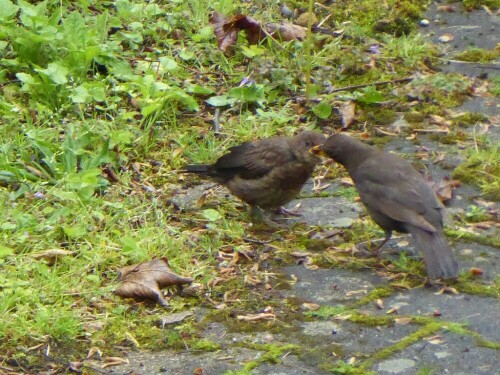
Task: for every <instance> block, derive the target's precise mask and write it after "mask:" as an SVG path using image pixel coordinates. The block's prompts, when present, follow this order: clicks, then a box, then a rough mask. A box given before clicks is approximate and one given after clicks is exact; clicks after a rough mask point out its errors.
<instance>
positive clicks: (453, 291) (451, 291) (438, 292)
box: [434, 286, 459, 295]
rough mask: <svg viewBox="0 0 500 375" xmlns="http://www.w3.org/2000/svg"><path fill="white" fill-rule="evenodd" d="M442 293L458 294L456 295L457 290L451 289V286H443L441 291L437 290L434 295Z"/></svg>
mask: <svg viewBox="0 0 500 375" xmlns="http://www.w3.org/2000/svg"><path fill="white" fill-rule="evenodd" d="M444 293H448V294H459V293H458V290H456V289H455V288H453V287H451V286H445V287H443V288H441V289H439V290H438V291H437V292H436V293H434V294H436V295H439V294H444Z"/></svg>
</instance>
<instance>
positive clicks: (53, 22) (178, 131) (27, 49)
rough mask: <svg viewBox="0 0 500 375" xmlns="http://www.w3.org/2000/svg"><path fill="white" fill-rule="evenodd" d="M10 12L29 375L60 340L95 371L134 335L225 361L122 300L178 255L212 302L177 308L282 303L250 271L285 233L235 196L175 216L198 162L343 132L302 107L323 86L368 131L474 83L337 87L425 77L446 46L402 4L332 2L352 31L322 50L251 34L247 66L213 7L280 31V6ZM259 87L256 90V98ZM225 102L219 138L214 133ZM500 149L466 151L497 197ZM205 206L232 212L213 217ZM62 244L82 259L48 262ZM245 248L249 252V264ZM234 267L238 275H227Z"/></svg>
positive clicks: (11, 178) (321, 42) (12, 354)
mask: <svg viewBox="0 0 500 375" xmlns="http://www.w3.org/2000/svg"><path fill="white" fill-rule="evenodd" d="M4 3H5V4H4V5H3V6H2V14H0V54H1V57H2V59H1V62H0V64H1V68H0V85H1V88H2V90H1V93H0V115H1V116H0V205H1V207H2V220H1V221H0V314H1V315H2V324H1V325H0V342H1V343H0V352H2V353H9V354H8V355H6V356H7V357H8V359H15V360H19V361H22V363H23V365H25V366H26V367H28V368H29V367H30V366H31V365H33V364H34V363H36V362H37V361H38V360H39V358H40V356H37V354H35V352H33V354H26V353H25V352H23V351H22V350H19V348H21V347H24V348H29V347H34V346H36V345H38V344H43V345H51V344H52V343H57V345H58V348H61V353H63V352H64V353H69V354H68V357H70V358H71V360H82V359H83V358H85V355H86V351H87V350H88V348H89V347H92V346H99V347H101V349H102V350H104V351H105V352H106V354H109V355H113V354H116V353H117V352H118V349H117V348H116V345H119V344H123V345H125V346H130V347H134V345H135V344H133V342H134V340H136V341H137V342H138V343H139V344H140V347H141V348H143V349H169V348H170V349H183V348H185V345H186V343H187V345H189V347H192V348H195V349H198V350H207V351H208V350H217V349H218V346H217V345H216V344H214V343H213V342H211V341H210V340H202V339H200V337H199V330H197V329H195V328H196V327H195V325H194V323H192V322H183V323H182V324H181V325H179V326H177V328H176V330H161V329H159V328H156V327H154V328H153V327H152V326H154V322H155V319H156V316H157V315H158V314H163V311H159V310H155V307H154V306H151V305H147V304H136V303H132V302H131V301H130V300H122V299H119V298H118V297H116V296H115V295H114V294H113V290H114V288H115V287H116V285H117V273H118V270H119V269H120V268H121V267H123V266H125V265H130V264H135V263H138V262H142V261H147V260H150V259H152V258H158V257H163V256H165V257H167V258H168V259H169V261H170V264H171V266H172V269H173V270H174V271H175V272H176V273H179V274H182V275H190V276H191V277H194V278H195V282H196V283H197V284H199V289H198V294H197V295H196V297H192V298H187V297H183V296H178V295H173V296H171V300H170V309H171V310H172V311H173V312H176V311H183V310H186V309H188V308H194V307H197V306H200V305H205V306H208V307H210V308H211V307H212V306H214V305H219V304H222V303H226V302H227V301H226V300H227V298H229V297H230V296H231V293H236V294H237V295H239V296H240V299H238V298H236V297H235V299H234V302H232V303H233V305H232V306H236V307H238V308H240V309H243V310H244V309H250V310H251V308H253V307H255V306H259V308H260V307H262V306H263V307H265V306H266V305H267V301H264V300H259V299H258V298H260V297H258V298H257V300H256V297H255V295H259V293H256V292H255V291H254V290H253V289H251V288H250V287H249V286H248V285H247V284H245V282H244V280H245V276H246V275H247V274H252V272H253V273H254V274H255V275H254V274H252V275H254V276H256V277H262V279H263V280H265V276H262V275H263V273H264V274H265V271H264V270H262V269H261V268H258V267H257V268H258V269H254V268H253V267H254V265H255V264H256V262H257V260H258V259H259V260H260V259H261V258H259V256H261V257H265V256H269V261H270V262H271V263H272V262H282V260H281V259H280V255H279V254H280V253H279V251H277V252H276V253H274V252H273V251H269V249H267V250H266V252H264V254H265V255H262V254H260V252H263V251H264V250H263V246H260V245H255V244H253V245H249V244H248V243H246V242H245V241H244V240H243V238H245V237H253V236H255V237H257V238H259V239H261V240H262V241H267V240H269V237H270V236H274V235H275V233H268V232H266V230H259V228H258V227H257V228H256V226H252V225H251V224H250V223H249V221H248V217H247V216H246V214H245V213H244V209H242V208H241V205H240V204H239V203H238V202H237V201H236V200H234V199H232V198H225V197H222V198H220V199H219V198H215V197H208V198H207V205H206V206H204V207H203V208H201V209H199V208H197V207H193V208H187V209H185V208H179V207H177V206H176V204H175V203H173V200H174V198H176V197H177V196H179V195H181V194H182V193H183V192H185V187H186V186H187V185H192V184H194V183H196V181H195V180H194V179H193V178H192V177H190V176H185V175H183V174H180V173H178V172H177V171H178V170H179V169H180V168H182V167H183V166H184V165H186V164H188V163H207V162H211V161H214V160H215V159H216V158H217V157H219V156H220V155H222V154H223V153H224V152H225V150H227V148H229V147H231V146H233V145H235V144H238V143H241V142H244V141H248V140H254V139H258V138H262V137H268V136H272V135H275V134H281V135H289V134H293V133H294V132H296V131H297V130H298V129H305V128H311V129H312V128H316V129H319V130H323V131H325V132H332V131H335V130H338V129H339V127H340V124H341V121H340V118H339V117H338V116H337V115H336V112H335V111H331V112H332V114H331V115H330V116H326V117H327V118H326V119H325V118H322V117H318V116H317V115H316V113H315V112H314V111H313V107H314V105H316V104H314V103H310V104H307V103H304V102H303V101H302V100H301V99H302V98H304V97H305V95H306V91H307V87H308V84H309V85H310V86H309V89H310V90H309V92H307V93H308V94H310V95H311V97H312V98H318V99H321V100H323V101H324V103H327V104H326V105H331V106H332V107H335V106H336V105H337V104H338V102H339V101H344V100H356V101H357V116H358V118H359V119H360V120H359V121H358V123H354V124H353V127H352V129H351V130H353V131H359V130H366V131H367V132H373V131H374V130H373V125H380V124H389V123H391V121H392V119H393V118H394V116H395V115H394V114H395V113H396V112H400V111H402V112H407V113H408V111H413V112H414V113H416V115H415V116H416V117H417V115H418V116H419V117H418V118H419V121H424V120H425V116H426V115H428V114H442V113H443V110H444V108H445V107H451V106H452V105H453V104H457V103H459V102H460V100H462V99H463V98H464V97H465V96H466V94H467V89H468V86H469V85H468V82H467V81H466V80H464V79H463V77H458V76H455V75H447V74H444V73H437V74H428V75H427V77H424V78H422V79H419V80H414V81H413V82H412V83H411V84H410V85H403V86H396V85H382V86H376V87H374V86H371V87H369V88H364V89H359V90H356V91H352V90H347V91H342V92H340V93H338V95H337V94H335V95H333V94H328V91H327V90H328V89H329V88H334V89H338V88H342V87H346V86H350V85H357V84H364V85H369V84H372V83H374V82H377V81H384V80H392V79H396V78H405V77H407V76H410V75H412V74H414V73H415V72H418V71H420V70H421V69H424V70H426V68H425V64H427V61H428V60H429V58H430V59H433V58H434V57H435V56H437V51H436V47H434V46H432V45H430V44H428V43H427V42H425V41H424V40H423V39H422V37H420V36H419V35H418V34H416V33H415V28H416V24H417V23H416V22H415V20H417V19H418V17H419V14H420V12H421V11H422V10H423V7H424V5H415V4H413V3H412V2H410V1H397V2H396V1H388V2H387V3H388V7H387V8H385V7H382V6H379V4H375V3H373V2H372V1H368V0H367V1H361V2H356V4H355V2H351V1H340V2H337V3H336V6H335V7H332V8H331V9H329V10H328V9H324V8H322V7H316V8H314V9H315V12H316V13H317V14H316V15H317V16H318V19H325V18H326V17H327V16H328V14H329V13H330V12H331V14H332V16H331V17H329V18H328V19H327V21H326V22H325V23H324V24H323V27H325V28H327V29H331V30H338V29H340V28H342V29H344V37H330V36H324V35H318V34H314V35H310V36H309V38H308V40H307V41H291V42H282V43H276V42H275V41H269V40H266V41H264V42H262V43H260V45H259V46H257V47H255V46H254V47H252V46H248V45H246V42H245V41H244V39H243V38H242V37H241V36H240V39H239V40H238V44H237V45H236V47H235V51H234V54H233V55H232V56H229V55H228V56H226V55H224V54H223V53H222V52H221V51H220V50H218V48H217V42H216V39H215V36H214V35H213V31H212V28H211V27H210V24H209V21H208V19H209V12H210V11H211V10H218V11H220V12H224V13H226V14H235V13H238V12H241V13H243V14H251V15H252V16H253V17H255V18H256V19H258V20H259V21H262V22H267V21H272V20H280V18H281V17H280V16H279V14H280V11H279V6H278V5H277V4H275V3H272V4H271V3H269V2H264V1H253V2H243V1H227V0H219V1H216V0H214V1H208V0H197V1H190V2H182V1H180V2H179V1H177V2H167V3H164V4H163V3H161V4H160V3H154V2H150V3H144V2H139V1H117V2H98V1H93V0H90V1H77V2H71V4H70V3H68V2H60V1H55V0H47V1H45V2H42V3H36V4H30V3H28V2H20V3H18V4H14V3H13V2H10V1H6V2H4ZM299 3H300V4H299ZM294 5H295V6H296V7H299V6H301V7H306V5H308V3H307V2H295V3H294ZM380 20H384V22H383V23H380V22H379V21H380ZM305 66H308V67H310V79H309V80H307V79H305V76H306V71H305V68H304V67H305ZM244 78H249V79H250V80H251V81H253V83H249V84H247V85H242V84H241V82H242V80H243V79H244ZM497 86H498V85H497ZM492 87H493V85H492ZM395 89H398V90H400V91H399V93H398V94H395V91H394V90H395ZM415 91H418V92H419V93H420V94H419V95H421V96H420V97H419V102H418V103H413V104H412V105H411V106H409V105H408V99H407V96H406V93H412V95H413V94H414V92H415ZM497 91H498V90H497ZM214 98H215V99H214ZM207 101H208V102H207ZM222 101H225V102H224V103H225V104H223V105H222V104H220V103H223V102H222ZM440 101H441V103H444V104H442V105H440V104H439V103H440ZM209 103H212V104H214V103H215V104H216V105H212V104H209ZM217 103H219V104H217ZM216 107H217V108H218V109H219V110H220V111H219V122H220V134H219V135H216V134H214V132H213V130H212V126H213V119H214V116H215V114H216ZM323 117H324V116H323ZM364 119H369V120H370V121H369V122H365V120H364ZM496 151H498V150H495V149H494V148H493V147H489V146H488V148H484V149H481V150H479V151H477V152H472V151H466V150H465V151H462V152H463V154H465V155H466V156H467V157H468V159H467V161H466V162H465V163H464V164H463V165H462V166H460V167H459V168H458V169H457V171H456V173H457V174H459V173H463V176H464V179H467V178H469V177H467V176H471V177H470V180H471V181H474V182H476V183H478V184H479V185H480V186H481V187H482V188H483V190H484V191H485V193H487V194H490V196H493V197H496V198H498V197H497V195H495V194H494V193H495V192H496V190H495V189H497V188H498V187H497V186H496V180H495V179H494V178H493V176H495V172H496V170H495V166H496V164H495V163H496V162H497V160H496V159H495V156H494V155H495V152H496ZM496 154H498V152H496ZM336 168H337V170H338V167H336ZM332 169H333V168H331V169H330V173H332V172H331V170H332ZM340 173H343V171H341V172H340ZM497 175H498V174H497ZM461 176H462V175H461ZM336 195H340V196H343V197H347V198H349V199H351V198H353V197H354V196H356V192H355V190H354V189H353V188H345V189H342V190H340V191H339V192H338V193H336ZM214 202H216V203H220V204H215V203H214ZM206 208H211V209H213V210H216V213H217V214H214V213H213V212H210V215H208V214H207V212H206V211H204V210H205V209H206ZM377 235H379V236H380V230H379V228H378V227H376V226H374V225H373V223H371V222H368V223H366V222H363V223H361V222H355V224H354V225H353V227H352V228H350V229H348V230H346V231H345V233H344V240H345V242H346V245H345V246H350V244H351V243H357V242H360V241H367V240H370V239H373V238H374V237H376V236H377ZM295 237H296V238H295ZM295 237H294V234H293V232H291V233H290V235H289V236H286V239H285V240H283V241H282V242H283V243H282V244H280V246H282V247H283V248H284V249H287V250H288V249H291V250H290V251H293V250H294V249H297V248H301V246H302V242H303V241H302V240H301V239H300V238H299V237H300V236H298V235H297V236H295ZM301 241H302V242H301ZM54 249H58V250H65V251H66V254H65V255H59V256H58V257H56V258H50V257H47V256H43V254H44V253H46V252H47V251H49V250H54ZM304 250H307V249H304ZM245 251H247V253H248V254H250V255H248V254H247V255H248V256H245V255H242V254H243V253H244V252H245ZM237 253H238V254H239V255H238V257H237V256H236V255H235V254H237ZM224 254H228V255H227V257H226V258H224ZM252 257H254V258H252ZM264 260H265V259H264ZM232 261H234V262H235V263H234V264H231V262H232ZM345 262H346V263H349V262H350V260H349V259H346V260H345ZM230 266H233V267H234V269H233V270H232V271H231V272H229V271H228V273H224V272H223V271H224V270H227V269H229V268H230ZM399 266H400V268H404V267H403V265H401V264H400V265H399ZM346 267H347V268H349V264H347V265H346ZM352 267H354V268H356V267H358V266H356V265H355V264H352ZM358 268H359V267H358ZM266 277H267V276H266ZM464 288H465V286H464ZM469 289H470V288H469ZM377 292H381V293H382V292H384V293H385V291H384V290H381V291H378V290H377ZM228 293H229V294H228ZM374 293H375V292H374ZM247 294H248V295H247ZM205 297H207V298H206V299H205ZM245 297H248V299H247V300H245ZM372 297H373V298H375V294H373V295H370V296H369V297H367V298H370V300H371V298H372ZM207 301H208V302H207ZM228 319H229V318H228ZM131 337H132V338H134V340H131V339H130V338H131ZM131 343H132V344H131ZM53 350H54V352H55V353H57V349H54V348H53ZM262 350H264V351H265V352H266V355H265V356H264V357H263V360H262V361H264V360H265V361H268V360H269V361H274V360H277V358H278V357H279V356H280V355H282V354H283V352H284V351H288V350H291V348H289V347H288V346H287V345H283V346H280V347H276V348H274V347H272V346H269V347H268V348H263V349H262ZM293 350H295V349H293ZM55 355H56V354H55ZM0 359H1V360H3V359H4V357H3V356H0ZM262 361H255V362H253V363H252V364H251V365H249V366H253V365H255V366H256V365H258V364H259V363H260V362H262ZM42 362H43V360H42ZM45 365H46V364H45ZM346 366H348V365H346ZM244 371H251V368H247V369H245V370H244Z"/></svg>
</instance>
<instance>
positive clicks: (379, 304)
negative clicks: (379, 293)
mask: <svg viewBox="0 0 500 375" xmlns="http://www.w3.org/2000/svg"><path fill="white" fill-rule="evenodd" d="M375 306H376V307H377V309H380V310H382V309H383V308H384V301H382V300H381V299H380V298H379V299H377V300H376V301H375Z"/></svg>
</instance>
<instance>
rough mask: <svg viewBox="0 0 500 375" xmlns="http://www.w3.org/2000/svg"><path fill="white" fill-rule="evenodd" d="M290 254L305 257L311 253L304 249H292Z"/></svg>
mask: <svg viewBox="0 0 500 375" xmlns="http://www.w3.org/2000/svg"><path fill="white" fill-rule="evenodd" d="M290 255H291V256H293V257H295V258H305V257H308V256H309V255H311V253H308V252H305V251H293V252H291V253H290Z"/></svg>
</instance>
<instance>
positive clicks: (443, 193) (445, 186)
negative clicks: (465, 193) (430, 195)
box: [426, 176, 460, 203]
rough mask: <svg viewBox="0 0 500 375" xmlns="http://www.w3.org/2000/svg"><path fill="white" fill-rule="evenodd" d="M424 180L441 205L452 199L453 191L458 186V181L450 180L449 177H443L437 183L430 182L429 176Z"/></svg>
mask: <svg viewBox="0 0 500 375" xmlns="http://www.w3.org/2000/svg"><path fill="white" fill-rule="evenodd" d="M426 178H427V181H428V183H429V185H430V186H431V188H432V190H433V191H434V193H436V195H437V197H438V198H439V200H440V201H441V202H443V203H446V202H448V201H449V200H450V199H451V198H452V197H453V190H454V189H455V188H456V187H458V186H460V181H459V180H450V178H449V177H444V178H443V179H442V180H441V181H439V182H437V183H436V182H435V181H434V180H432V177H431V176H426Z"/></svg>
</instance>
